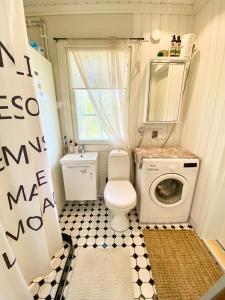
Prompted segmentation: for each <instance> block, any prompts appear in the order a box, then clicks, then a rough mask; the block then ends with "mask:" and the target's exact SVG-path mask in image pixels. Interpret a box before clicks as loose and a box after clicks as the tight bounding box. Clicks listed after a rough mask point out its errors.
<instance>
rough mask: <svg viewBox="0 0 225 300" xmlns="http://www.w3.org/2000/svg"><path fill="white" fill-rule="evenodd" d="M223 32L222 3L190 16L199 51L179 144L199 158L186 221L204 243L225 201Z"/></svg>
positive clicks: (224, 10)
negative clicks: (199, 164)
mask: <svg viewBox="0 0 225 300" xmlns="http://www.w3.org/2000/svg"><path fill="white" fill-rule="evenodd" d="M224 28H225V1H224V0H209V1H207V2H206V4H205V5H204V6H203V7H202V8H201V9H200V10H199V12H198V13H197V15H196V16H195V32H196V33H197V48H198V52H197V54H196V55H195V58H194V59H193V63H192V67H191V74H190V80H189V84H188V92H187V95H186V100H185V110H184V114H183V126H182V131H181V140H180V143H181V146H183V147H185V148H187V149H189V150H192V151H193V152H194V153H195V154H197V155H198V156H199V157H200V159H201V167H200V174H199V178H198V183H197V187H196V192H195V197H194V201H193V206H192V211H191V220H192V222H193V224H194V225H195V227H196V229H197V231H198V233H199V234H200V235H201V236H202V235H204V237H206V238H209V239H215V237H216V236H215V235H216V226H215V223H216V222H217V221H218V222H219V220H218V218H219V212H220V211H221V209H220V207H221V203H222V201H223V202H224V195H223V197H222V198H221V196H219V194H221V191H220V192H219V189H221V187H222V180H223V178H224V172H225V168H224V165H223V164H221V161H224V156H225V152H224V150H225V136H224V134H225V84H224V82H225V57H224V56H225V34H224ZM221 208H222V207H221ZM221 213H222V212H221ZM223 218H225V213H224V211H223ZM210 228H211V229H210ZM213 228H214V229H213ZM217 228H218V225H217Z"/></svg>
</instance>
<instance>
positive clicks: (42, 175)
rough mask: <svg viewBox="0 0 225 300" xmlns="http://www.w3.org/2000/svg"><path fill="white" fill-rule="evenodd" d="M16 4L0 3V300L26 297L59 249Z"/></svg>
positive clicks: (21, 18)
mask: <svg viewBox="0 0 225 300" xmlns="http://www.w3.org/2000/svg"><path fill="white" fill-rule="evenodd" d="M39 114H40V110H39V105H38V101H37V99H36V96H35V92H34V85H33V78H32V74H31V68H30V58H29V54H28V41H27V35H26V26H25V18H24V12H23V1H22V0H1V1H0V299H1V300H2V299H4V300H14V299H16V300H27V299H32V296H31V294H30V292H29V289H28V284H29V283H30V282H31V281H32V280H33V279H34V278H35V277H37V276H40V275H44V274H47V273H49V272H50V271H51V264H50V262H51V258H52V256H53V255H54V254H55V253H56V252H57V251H58V250H59V249H60V248H61V247H62V238H61V234H60V228H59V222H58V216H57V212H56V207H55V201H54V197H53V193H52V185H51V178H50V177H49V176H48V169H47V168H46V166H47V161H46V150H47V148H48V141H45V138H44V137H43V135H42V132H41V126H40V121H39Z"/></svg>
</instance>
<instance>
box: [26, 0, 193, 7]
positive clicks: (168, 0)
mask: <svg viewBox="0 0 225 300" xmlns="http://www.w3.org/2000/svg"><path fill="white" fill-rule="evenodd" d="M196 1H197V0H24V6H40V5H41V6H43V5H69V4H108V3H143V4H148V3H149V4H181V5H182V4H194V3H195V2H196Z"/></svg>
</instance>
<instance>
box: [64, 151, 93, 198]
mask: <svg viewBox="0 0 225 300" xmlns="http://www.w3.org/2000/svg"><path fill="white" fill-rule="evenodd" d="M60 163H61V165H62V172H63V181H64V188H65V194H66V200H67V201H76V200H77V201H84V200H97V194H98V184H97V183H98V180H97V178H98V153H97V152H85V153H83V154H66V155H65V156H64V157H63V158H62V159H61V160H60Z"/></svg>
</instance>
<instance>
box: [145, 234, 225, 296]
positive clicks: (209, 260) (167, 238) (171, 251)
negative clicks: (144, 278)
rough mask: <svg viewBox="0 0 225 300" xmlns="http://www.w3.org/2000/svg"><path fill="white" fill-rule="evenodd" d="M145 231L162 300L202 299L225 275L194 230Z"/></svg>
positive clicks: (157, 289)
mask: <svg viewBox="0 0 225 300" xmlns="http://www.w3.org/2000/svg"><path fill="white" fill-rule="evenodd" d="M143 233H144V240H145V244H146V248H147V251H148V256H149V260H150V265H151V266H152V274H153V278H154V281H155V285H156V292H157V295H158V299H159V300H199V299H200V297H201V296H202V295H203V294H204V293H205V292H206V291H207V290H208V289H209V288H210V287H212V285H213V284H214V283H215V282H216V281H217V280H218V279H219V278H220V277H221V276H222V275H223V272H222V271H221V269H220V268H219V266H218V265H217V264H216V262H215V261H214V258H213V257H212V256H211V255H210V253H209V252H208V250H207V248H206V247H205V245H204V244H203V242H202V241H201V240H200V239H199V238H198V236H197V235H196V233H195V232H194V231H192V230H155V229H144V231H143Z"/></svg>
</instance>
